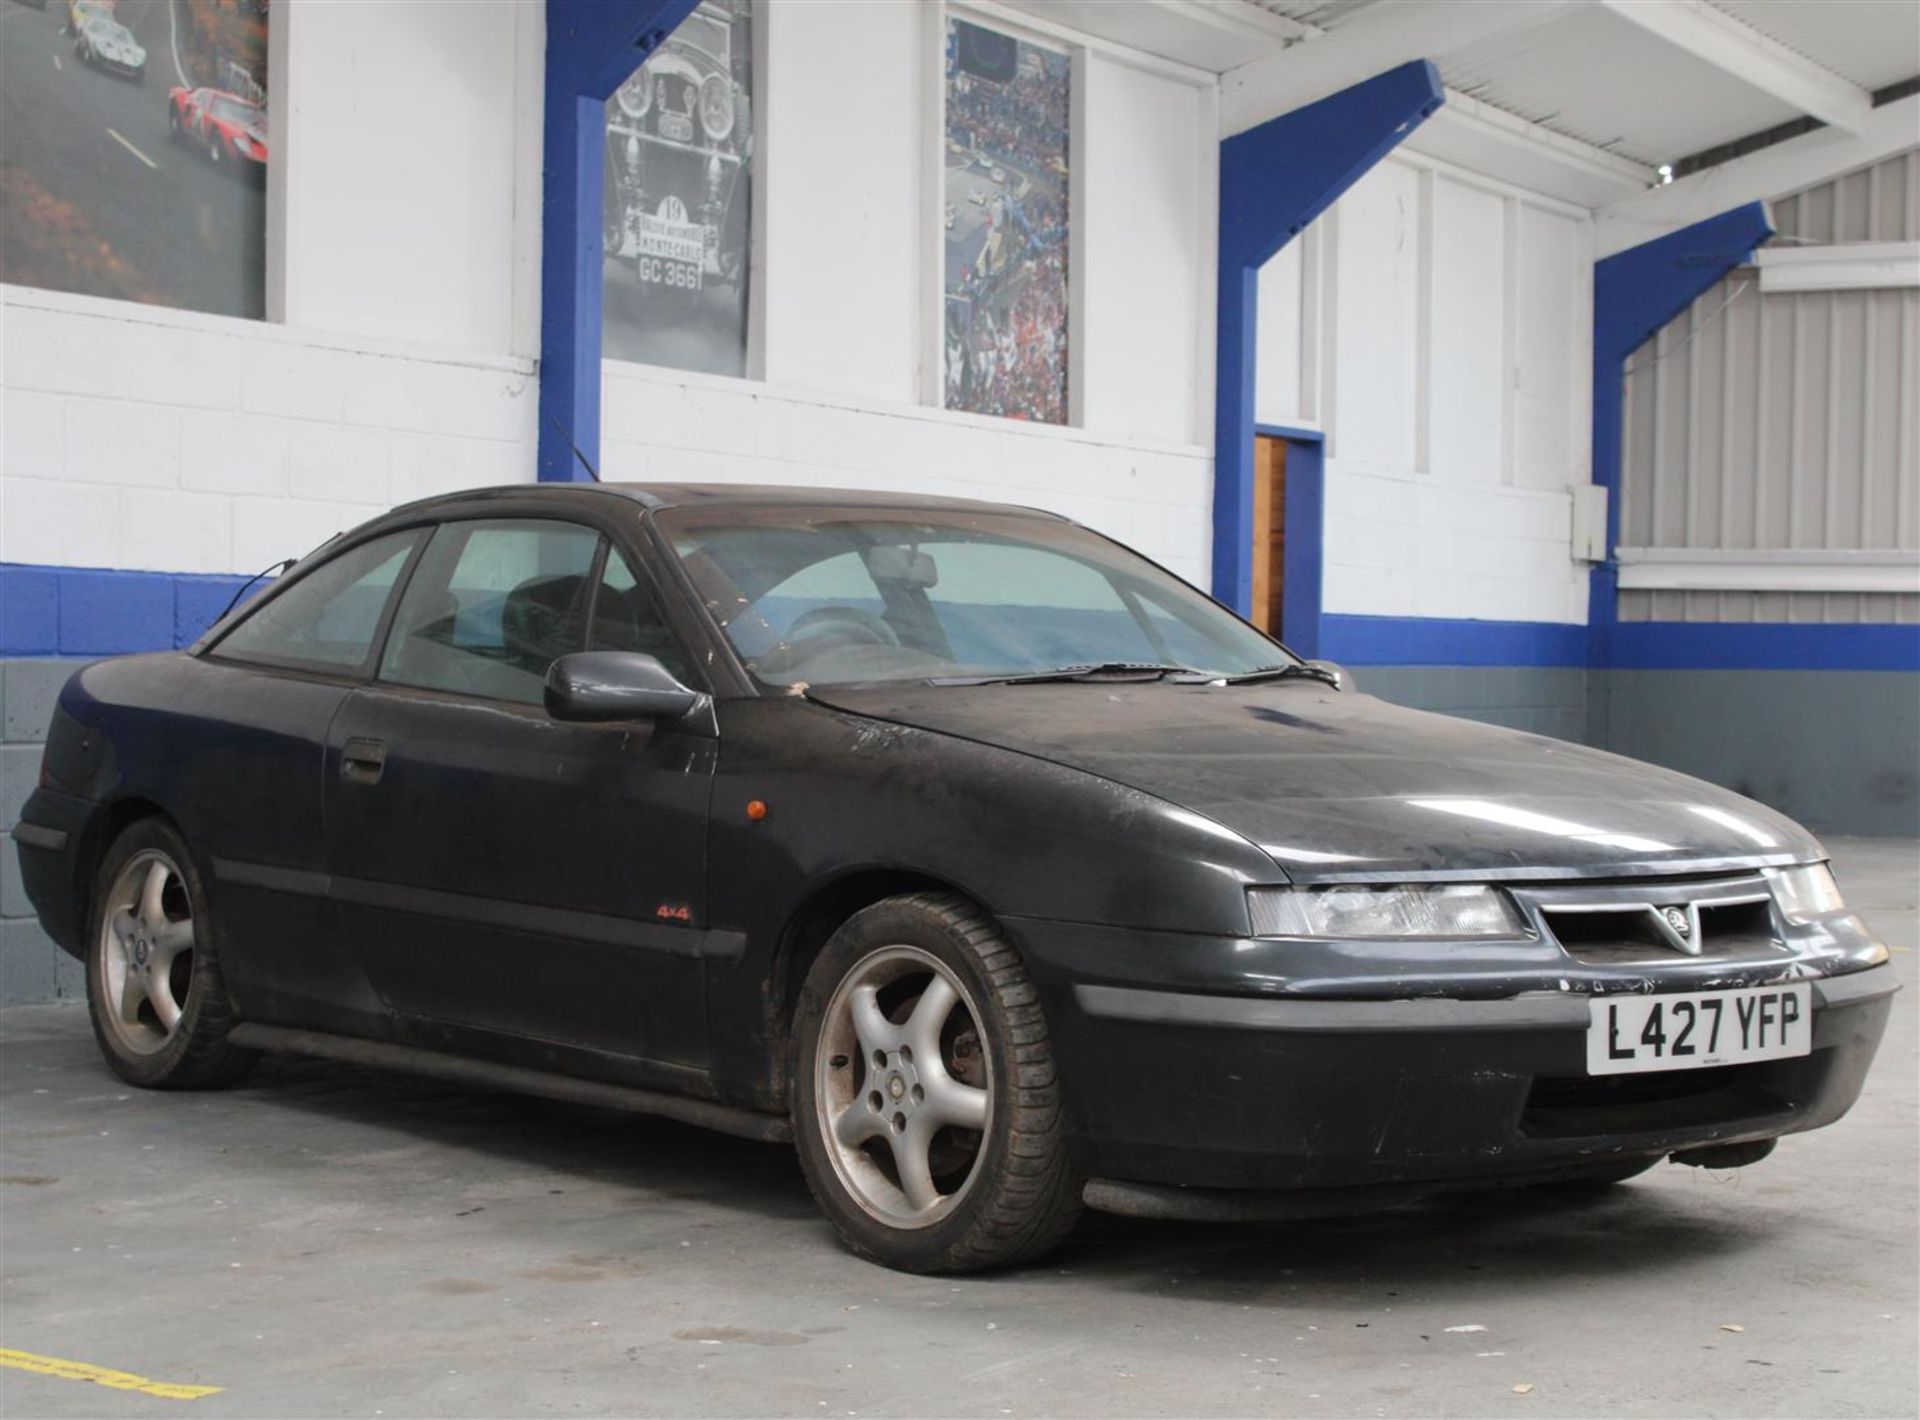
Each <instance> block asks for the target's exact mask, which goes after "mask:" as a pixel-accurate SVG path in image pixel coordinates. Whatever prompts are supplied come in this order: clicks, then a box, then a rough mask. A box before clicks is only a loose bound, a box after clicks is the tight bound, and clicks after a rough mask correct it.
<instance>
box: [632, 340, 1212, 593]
mask: <svg viewBox="0 0 1920 1420" xmlns="http://www.w3.org/2000/svg"><path fill="white" fill-rule="evenodd" d="M602 390H603V410H604V416H603V417H604V421H605V425H604V429H603V431H602V438H601V449H600V454H601V472H602V474H603V475H604V476H605V477H606V478H608V479H612V480H634V481H639V480H646V481H651V482H658V483H679V482H688V483H767V484H781V485H793V484H801V485H817V486H823V487H834V488H871V489H908V490H911V491H913V492H916V493H932V494H943V495H949V496H953V497H962V498H984V499H991V500H994V501H997V502H1006V503H1018V504H1023V505H1026V506H1029V507H1039V508H1047V509H1050V510H1052V511H1054V512H1057V513H1064V514H1066V515H1067V516H1069V517H1072V518H1076V519H1078V520H1079V521H1081V522H1084V523H1086V524H1088V525H1089V526H1092V527H1094V528H1097V529H1099V530H1100V531H1101V532H1103V533H1106V534H1108V535H1109V536H1111V537H1116V538H1118V539H1120V540H1121V541H1122V542H1125V543H1128V544H1130V545H1132V546H1134V547H1137V548H1139V549H1140V550H1141V551H1142V552H1145V553H1146V554H1147V555H1148V556H1149V557H1152V558H1154V559H1155V560H1156V561H1158V562H1160V563H1162V564H1163V565H1165V566H1166V567H1168V568H1170V569H1171V570H1172V571H1174V572H1176V573H1178V574H1179V575H1180V576H1182V577H1184V578H1186V579H1187V580H1188V581H1190V582H1194V583H1197V584H1198V585H1200V586H1203V587H1204V586H1205V585H1206V582H1207V562H1208V558H1209V557H1210V556H1211V549H1212V546H1213V541H1212V488H1213V459H1212V455H1211V451H1210V450H1207V449H1202V448H1196V447H1194V446H1193V445H1191V444H1157V443H1151V442H1147V441H1143V440H1137V439H1116V438H1112V437H1106V436H1101V435H1098V434H1095V433H1092V432H1091V431H1086V430H1079V429H1066V428H1057V427H1052V426H1047V425H1034V424H1022V423H1018V422H1016V421H1011V420H1002V419H989V418H985V417H983V416H978V415H967V414H949V413H946V412H944V411H941V410H933V409H928V408H925V407H924V406H920V405H915V404H883V403H880V402H877V401H868V400H852V399H823V398H821V397H820V396H818V395H817V394H814V393H813V392H811V391H804V390H798V389H794V388H791V387H786V386H779V385H771V384H754V383H750V382H748V381H745V380H730V379H724V378H722V377H719V376H714V375H691V374H684V373H681V372H679V371H674V370H661V369H655V368H653V367H650V366H646V365H630V364H623V363H619V362H609V363H608V364H607V366H606V373H605V378H604V381H603V384H602Z"/></svg>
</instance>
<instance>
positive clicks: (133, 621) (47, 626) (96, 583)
mask: <svg viewBox="0 0 1920 1420" xmlns="http://www.w3.org/2000/svg"><path fill="white" fill-rule="evenodd" d="M247 581H248V579H247V578H245V577H235V576H227V575H225V574H218V575H214V574H202V573H192V572H123V571H116V570H114V569H112V568H108V567H40V566H34V565H32V564H28V563H19V562H0V656H118V655H125V654H127V653H130V652H135V651H169V650H175V649H177V648H179V647H181V646H191V645H192V644H193V643H194V642H195V641H197V640H198V639H199V638H200V635H201V633H202V632H204V631H205V630H206V629H207V628H208V627H209V626H211V625H213V623H214V621H215V620H216V619H217V618H218V617H219V615H220V613H221V612H222V611H223V610H225V608H226V606H227V603H228V602H230V601H232V600H233V595H234V593H235V592H237V591H239V590H240V588H241V587H243V586H245V585H246V583H247Z"/></svg>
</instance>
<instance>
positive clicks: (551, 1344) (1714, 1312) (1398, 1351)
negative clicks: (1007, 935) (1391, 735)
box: [0, 841, 1920, 1417]
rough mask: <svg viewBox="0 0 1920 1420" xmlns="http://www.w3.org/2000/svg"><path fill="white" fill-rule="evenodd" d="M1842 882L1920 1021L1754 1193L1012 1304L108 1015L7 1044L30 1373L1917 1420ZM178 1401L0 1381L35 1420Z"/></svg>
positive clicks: (13, 1202) (625, 1150) (1137, 1243)
mask: <svg viewBox="0 0 1920 1420" xmlns="http://www.w3.org/2000/svg"><path fill="white" fill-rule="evenodd" d="M1832 846H1834V848H1835V849H1836V854H1837V858H1838V866H1839V870H1840V877H1841V882H1842V884H1843V886H1845V887H1846V889H1847V890H1848V895H1849V898H1850V899H1851V900H1852V901H1853V902H1854V903H1855V904H1856V905H1857V906H1859V907H1861V908H1862V909H1863V910H1864V911H1865V913H1866V915H1867V917H1868V919H1869V921H1871V922H1872V923H1873V924H1874V925H1875V926H1876V927H1877V928H1878V929H1879V931H1880V932H1881V933H1882V935H1883V936H1884V937H1885V938H1886V939H1887V940H1888V941H1889V942H1890V943H1891V944H1893V946H1894V950H1895V957H1894V960H1895V962H1896V963H1897V968H1898V970H1899V971H1900V972H1901V973H1902V975H1903V977H1905V978H1906V979H1907V980H1908V982H1909V983H1910V985H1909V990H1908V991H1907V992H1905V993H1903V995H1902V996H1901V997H1900V998H1899V999H1898V1001H1897V1005H1896V1010H1895V1020H1894V1024H1893V1027H1892V1030H1891V1032H1890V1034H1889V1037H1888V1040H1887V1043H1886V1045H1885V1047H1884V1048H1883V1050H1882V1054H1881V1057H1880V1062H1879V1065H1878V1066H1877V1068H1876V1072H1875V1074H1874V1076H1873V1078H1872V1079H1871V1080H1870V1081H1869V1083H1868V1087H1867V1093H1866V1096H1865V1097H1864V1098H1863V1099H1862V1100H1861V1102H1860V1104H1859V1106H1858V1107H1857V1108H1856V1109H1855V1110H1854V1111H1853V1113H1852V1114H1851V1115H1850V1116H1849V1117H1848V1118H1847V1119H1845V1120H1843V1121H1842V1122H1841V1123H1840V1124H1838V1125H1836V1126H1834V1127H1833V1128H1831V1129H1828V1130H1826V1131H1824V1132H1822V1133H1819V1134H1815V1135H1809V1136H1805V1137H1802V1138H1796V1139H1789V1140H1788V1141H1786V1142H1785V1143H1784V1144H1783V1145H1782V1146H1781V1149H1780V1151H1779V1153H1778V1154H1776V1155H1775V1156H1774V1158H1772V1159H1771V1160H1769V1161H1767V1162H1766V1163H1764V1164H1762V1165H1760V1166H1758V1167H1757V1168H1754V1169H1751V1170H1749V1171H1746V1172H1744V1173H1733V1174H1726V1175H1709V1174H1703V1173H1700V1172H1697V1171H1695V1170H1691V1169H1683V1168H1678V1167H1672V1166H1668V1167H1663V1168H1661V1169H1659V1170H1658V1171H1656V1172H1655V1173H1654V1174H1652V1175H1649V1176H1648V1177H1646V1178H1645V1179H1642V1180H1639V1181H1637V1182H1635V1183H1633V1184H1630V1185H1627V1186H1626V1187H1623V1188H1620V1189H1616V1190H1614V1191H1613V1193H1612V1194H1610V1195H1607V1196H1604V1197H1602V1198H1600V1199H1599V1200H1597V1201H1590V1202H1587V1203H1584V1204H1570V1203H1565V1202H1558V1203H1556V1202H1551V1201H1547V1200H1544V1199H1528V1198H1519V1197H1512V1196H1503V1197H1497V1198H1493V1199H1488V1200H1456V1201H1450V1202H1447V1203H1445V1204H1441V1205H1433V1206H1424V1207H1421V1208H1417V1209H1409V1210H1403V1211H1401V1212H1399V1213H1394V1214H1389V1215H1383V1216H1379V1217H1375V1218H1371V1219H1363V1220H1355V1221H1345V1222H1335V1223H1318V1224H1310V1225H1293V1226H1287V1227H1271V1228H1260V1229H1246V1228H1215V1227H1199V1226H1187V1225H1179V1226H1175V1225H1150V1224H1141V1223H1129V1222H1123V1221H1119V1220H1115V1219H1108V1218H1099V1217H1090V1218H1089V1219H1088V1220H1087V1221H1086V1222H1085V1224H1084V1225H1083V1226H1082V1227H1081V1229H1080V1230H1079V1232H1078V1233H1076V1234H1075V1236H1074V1238H1073V1239H1072V1241H1071V1242H1070V1244H1069V1245H1068V1246H1067V1247H1066V1248H1064V1249H1063V1250H1062V1251H1061V1252H1060V1253H1059V1254H1057V1255H1056V1256H1055V1257H1054V1258H1052V1259H1051V1260H1050V1261H1049V1262H1048V1263H1047V1264H1045V1265H1042V1266H1040V1267H1038V1268H1036V1269H1034V1270H1031V1271H1028V1272H1025V1273H1021V1274H1018V1275H1012V1276H1003V1277H993V1278H984V1279H965V1280H959V1281H953V1280H947V1279H941V1278H932V1279H922V1278H912V1277H904V1276H899V1275H896V1274H892V1273H888V1272H884V1271H881V1270H880V1269H877V1268H874V1267H871V1266H869V1265H867V1264H865V1263H861V1262H857V1261H855V1260H854V1259H852V1258H851V1257H849V1256H847V1255H846V1254H845V1253H843V1252H841V1251H840V1250H839V1249H838V1248H837V1247H836V1246H835V1245H834V1242H833V1240H832V1238H831V1237H830V1236H829V1234H828V1232H827V1229H826V1226H825V1224H824V1223H822V1222H821V1221H820V1220H819V1218H818V1217H817V1216H816V1215H815V1213H814V1211H813V1208H812V1206H811V1204H810V1203H809V1201H808V1198H807V1194H806V1190H805V1188H804V1187H803V1185H802V1183H801V1180H800V1176H799V1173H798V1171H797V1169H796V1167H795V1165H794V1162H793V1159H792V1156H791V1154H790V1153H788V1152H786V1151H783V1150H780V1149H775V1148H767V1147H762V1146H756V1145H751V1144H745V1143H740V1142H736V1141H733V1140H730V1139H724V1138H720V1137H718V1136H713V1135H707V1134H702V1133H700V1132H698V1131H696V1130H692V1129H687V1128H681V1127H678V1126H674V1125H669V1124H663V1123H657V1122H651V1121H647V1120H635V1119H630V1118H624V1117H619V1116H614V1115H607V1114H600V1113H596V1112H592V1111H587V1110H579V1109H569V1108H564V1107H560V1106H555V1105H549V1104H544V1103H537V1102H530V1101H524V1100H519V1099H511V1098H500V1097H492V1096H485V1095H475V1094H466V1093H461V1092H459V1091H455V1090H450V1089H445V1088H442V1087H439V1086H436V1085H428V1084H421V1083H418V1082H414V1081H409V1080H404V1079H396V1078H390V1077H384V1076H380V1075H375V1074H371V1073H366V1072H362V1071H358V1070H352V1069H346V1068H340V1067H333V1066H323V1065H316V1064H311V1063H304V1062H303V1063H294V1062H269V1063H268V1064H267V1065H266V1066H265V1067H264V1068H263V1069H262V1070H261V1071H260V1072H259V1073H258V1075H257V1076H255V1078H254V1079H253V1080H252V1081H251V1082H249V1083H248V1084H247V1085H246V1086H245V1087H243V1088H241V1089H239V1090H236V1091H233V1092H230V1093H227V1094H217V1095H199V1096H163V1095H152V1094H141V1093H137V1092H132V1091H129V1090H128V1089H126V1088H125V1087H123V1086H121V1085H120V1084H119V1083H118V1082H117V1081H116V1080H115V1079H114V1078H113V1077H112V1076H110V1075H109V1074H108V1073H107V1071H106V1070H105V1068H104V1067H103V1066H101V1065H100V1064H99V1063H98V1061H97V1060H96V1058H95V1055H94V1048H93V1043H92V1040H91V1038H90V1037H89V1036H88V1033H87V1027H86V1019H85V1016H84V1014H83V1013H82V1012H80V1011H78V1010H75V1009H73V1008H69V1007H34V1008H21V1009H16V1010H14V1011H10V1012H6V1013H4V1014H0V1065H3V1066H4V1070H3V1073H0V1091H3V1093H0V1101H3V1103H0V1208H3V1209H4V1213H3V1214H0V1228H3V1229H4V1259H3V1265H0V1276H3V1281H4V1285H3V1287H0V1345H4V1346H6V1347H9V1348H14V1349H17V1350H20V1351H28V1352H34V1353H38V1354H41V1355H51V1356H56V1357H61V1358H65V1359H68V1360H74V1361H84V1362H89V1363H92V1364H94V1365H99V1366H105V1367H111V1368H114V1369H117V1370H121V1371H130V1372H135V1373H138V1374H140V1375H143V1376H147V1377H151V1378H153V1379H156V1380H163V1381H173V1382H191V1383H198V1384H204V1385H211V1386H219V1387H222V1388H223V1389H222V1390H221V1391H220V1393H218V1394H216V1395H211V1396H207V1397H205V1398H202V1399H198V1400H194V1401H190V1402H185V1404H186V1405H187V1406H188V1410H187V1413H189V1414H192V1415H195V1416H207V1417H212V1416H218V1415H248V1416H268V1415H311V1416H320V1415H329V1416H330V1415H363V1416H401V1415H456V1414H460V1415H470V1414H486V1415H613V1414H620V1415H684V1414H705V1415H750V1414H776V1413H778V1414H786V1415H803V1416H804V1415H822V1416H828V1415H875V1414H900V1413H908V1414H919V1415H948V1414H971V1415H985V1416H997V1415H1020V1416H1025V1415H1037V1414H1058V1415H1103V1416H1104V1415H1187V1414H1281V1413H1285V1414H1288V1415H1301V1416H1313V1415H1344V1416H1361V1417H1377V1416H1384V1415H1389V1414H1391V1415H1430V1414H1464V1415H1489V1414H1503V1415H1524V1414H1532V1415H1586V1414H1608V1415H1669V1414H1693V1415H1741V1416H1759V1415H1885V1416H1911V1415H1913V1414H1914V1413H1915V1410H1916V1405H1917V1404H1920V1385H1917V1384H1916V1354H1915V1335H1916V1328H1917V1326H1920V1314H1917V1312H1916V1290H1917V1282H1916V1214H1915V1201H1916V1176H1917V1170H1920V1146H1917V1139H1916V1135H1917V1134H1920V1097H1917V1091H1916V1069H1915V1042H1916V1032H1915V1016H1916V1010H1917V1009H1920V992H1917V991H1914V990H1912V989H1911V981H1912V978H1913V975H1914V947H1915V944H1916V941H1917V940H1920V918H1917V917H1916V895H1917V894H1920V883H1917V881H1916V879H1920V852H1917V850H1916V845H1915V844H1914V843H1912V842H1910V841H1900V842H1888V841H1879V842H1870V841H1853V842H1840V843H1836V844H1834V845H1832ZM1522 1386H1527V1387H1531V1389H1530V1390H1527V1391H1525V1392H1521V1391H1519V1390H1518V1388H1519V1387H1522ZM180 1404H182V1402H178V1401H170V1400H163V1399H158V1398H155V1397H152V1396H150V1395H146V1394H141V1393H129V1392H125V1391H118V1390H112V1389H106V1388H103V1387H102V1386H100V1385H97V1384H90V1383H86V1382H80V1381H74V1380H68V1379H58V1378H53V1377H48V1376H44V1375H39V1374H30V1373H25V1372H22V1371H19V1370H10V1369H0V1412H3V1413H5V1414H7V1415H9V1416H23V1415H82V1414H85V1415H106V1416H135V1415H146V1414H153V1413H160V1412H166V1411H169V1410H170V1409H171V1408H172V1407H174V1406H176V1405H180Z"/></svg>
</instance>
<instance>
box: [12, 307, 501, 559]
mask: <svg viewBox="0 0 1920 1420" xmlns="http://www.w3.org/2000/svg"><path fill="white" fill-rule="evenodd" d="M535 390H536V387H535V383H534V378H533V363H532V362H531V361H529V360H519V359H509V358H505V357H498V358H493V359H485V358H480V357H475V356H465V357H455V356H449V355H436V354H433V353H430V352H429V353H423V352H421V351H420V350H419V349H417V348H414V347H406V346H397V345H389V344H383V343H380V342H377V341H371V340H366V339H361V338H348V337H336V336H328V335H322V334H317V333H315V332H312V331H296V330H293V329H290V328H288V327H286V326H278V325H272V324H269V323H266V322H261V321H244V320H232V319H228V318H226V317H221V316H203V315H195V314H189V313H186V312H181V311H172V310H166V309H163V308H161V307H157V306H140V305H133V304H130V303H127V302H124V301H105V300H96V299H94V298H92V297H87V296H71V295H66V294H64V293H56V292H46V291H31V290H26V289H23V288H21V287H17V286H5V287H0V391H4V393H3V394H0V562H25V563H40V564H48V565H53V566H67V567H117V568H126V569H138V570H146V571H159V572H242V573H253V572H256V571H259V570H260V569H261V568H263V567H265V566H267V565H268V564H270V563H273V562H277V561H279V560H280V559H282V558H285V557H297V556H299V555H300V554H302V553H304V552H307V551H309V550H311V549H312V548H313V547H315V546H317V545H318V544H319V543H321V542H322V541H324V540H325V539H327V538H328V537H331V536H332V535H333V534H334V533H336V532H339V531H341V530H343V529H345V528H349V527H352V526H354V525H355V524H357V523H361V522H364V521H365V520H366V519H368V518H371V517H373V516H374V515H375V514H376V513H379V512H382V511H384V510H385V509H387V508H389V507H392V506H393V505H394V504H397V503H405V502H410V501H411V500H413V499H415V498H425V497H428V496H430V495H432V494H435V493H445V492H450V491H452V490H454V489H457V488H468V487H474V486H480V485H485V484H492V483H514V482H519V481H522V480H525V479H529V478H531V477H532V476H533V465H534V432H535V421H534V407H535Z"/></svg>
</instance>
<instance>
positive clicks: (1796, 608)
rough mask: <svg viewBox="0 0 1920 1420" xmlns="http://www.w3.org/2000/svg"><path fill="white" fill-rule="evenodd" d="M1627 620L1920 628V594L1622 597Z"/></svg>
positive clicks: (1622, 613) (1624, 594)
mask: <svg viewBox="0 0 1920 1420" xmlns="http://www.w3.org/2000/svg"><path fill="white" fill-rule="evenodd" d="M1620 619H1621V620H1622V621H1810V622H1819V623H1823V624H1830V625H1831V624H1844V623H1847V622H1871V623H1876V624H1881V625H1885V624H1890V623H1891V624H1897V625H1902V626H1920V593H1917V592H1899V593H1894V592H1888V593H1881V594H1876V595H1873V596H1857V595H1849V594H1847V593H1844V592H1648V591H1625V592H1622V593H1620Z"/></svg>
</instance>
